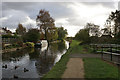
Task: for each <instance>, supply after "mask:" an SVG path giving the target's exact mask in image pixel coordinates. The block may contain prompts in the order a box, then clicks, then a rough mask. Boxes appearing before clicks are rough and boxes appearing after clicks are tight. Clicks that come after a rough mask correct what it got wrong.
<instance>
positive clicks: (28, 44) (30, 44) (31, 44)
mask: <svg viewBox="0 0 120 80" xmlns="http://www.w3.org/2000/svg"><path fill="white" fill-rule="evenodd" d="M26 45H27V46H28V47H34V45H35V44H34V43H33V42H26Z"/></svg>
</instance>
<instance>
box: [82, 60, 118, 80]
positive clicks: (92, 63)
mask: <svg viewBox="0 0 120 80" xmlns="http://www.w3.org/2000/svg"><path fill="white" fill-rule="evenodd" d="M83 60H84V69H85V78H88V79H89V78H92V79H93V78H114V79H117V78H118V68H117V67H115V66H113V65H111V64H108V63H106V62H104V61H102V60H101V59H99V58H84V59H83Z"/></svg>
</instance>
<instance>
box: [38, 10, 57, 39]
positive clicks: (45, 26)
mask: <svg viewBox="0 0 120 80" xmlns="http://www.w3.org/2000/svg"><path fill="white" fill-rule="evenodd" d="M36 23H37V25H38V26H39V27H40V30H42V31H44V34H45V39H47V31H48V30H49V29H51V30H52V28H55V24H54V19H53V18H52V17H51V16H50V14H49V11H45V10H40V11H39V14H38V15H37V18H36ZM47 40H48V39H47Z"/></svg>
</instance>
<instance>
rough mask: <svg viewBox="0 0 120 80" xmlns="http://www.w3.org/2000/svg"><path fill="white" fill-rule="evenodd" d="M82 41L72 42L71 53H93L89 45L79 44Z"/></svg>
mask: <svg viewBox="0 0 120 80" xmlns="http://www.w3.org/2000/svg"><path fill="white" fill-rule="evenodd" d="M80 43H81V42H79V41H76V40H73V41H72V44H71V46H70V47H72V49H71V54H86V53H91V52H92V51H91V49H90V48H89V45H79V44H80Z"/></svg>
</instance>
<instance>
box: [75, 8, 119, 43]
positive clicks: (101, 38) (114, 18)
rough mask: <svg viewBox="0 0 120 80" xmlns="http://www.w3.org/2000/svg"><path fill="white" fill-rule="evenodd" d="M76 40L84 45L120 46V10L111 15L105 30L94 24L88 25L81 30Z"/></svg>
mask: <svg viewBox="0 0 120 80" xmlns="http://www.w3.org/2000/svg"><path fill="white" fill-rule="evenodd" d="M74 39H76V40H79V41H82V42H83V43H114V44H120V10H116V11H115V12H111V13H110V14H109V16H108V18H107V20H106V22H105V25H104V28H103V29H100V26H99V25H96V24H94V23H87V24H86V26H85V27H84V29H81V30H79V32H78V33H77V34H76V35H75V37H74Z"/></svg>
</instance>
